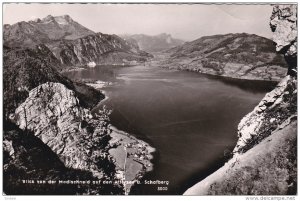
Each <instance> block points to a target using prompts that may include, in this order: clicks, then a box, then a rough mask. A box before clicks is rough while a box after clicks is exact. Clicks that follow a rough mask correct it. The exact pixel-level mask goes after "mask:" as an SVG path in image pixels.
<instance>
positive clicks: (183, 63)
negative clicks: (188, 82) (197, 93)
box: [159, 33, 287, 81]
mask: <svg viewBox="0 0 300 201" xmlns="http://www.w3.org/2000/svg"><path fill="white" fill-rule="evenodd" d="M165 53H166V59H164V60H163V61H162V62H160V64H159V65H161V66H162V67H166V68H171V69H180V70H189V71H195V72H199V73H204V74H211V75H218V76H225V77H232V78H238V79H249V80H274V81H279V80H280V79H282V78H283V77H284V76H285V74H286V71H287V64H286V62H285V61H284V58H283V56H282V55H280V54H277V53H276V52H275V48H274V45H273V41H271V40H269V39H267V38H264V37H260V36H257V35H254V34H246V33H241V34H226V35H214V36H204V37H201V38H199V39H197V40H194V41H191V42H187V43H185V44H183V45H181V46H178V47H175V48H172V49H169V50H167V51H165Z"/></svg>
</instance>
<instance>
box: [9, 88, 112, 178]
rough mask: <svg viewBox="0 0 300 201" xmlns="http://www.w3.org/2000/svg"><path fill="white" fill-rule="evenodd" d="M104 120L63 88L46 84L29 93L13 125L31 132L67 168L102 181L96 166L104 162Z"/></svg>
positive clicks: (16, 113)
mask: <svg viewBox="0 0 300 201" xmlns="http://www.w3.org/2000/svg"><path fill="white" fill-rule="evenodd" d="M106 118H107V117H105V116H102V117H99V118H96V117H93V116H92V115H91V113H90V112H89V110H87V109H84V108H82V107H81V106H80V105H79V100H78V98H76V96H75V93H74V92H73V91H72V90H69V89H67V88H66V87H65V86H64V85H62V84H60V83H53V82H47V83H45V84H42V85H39V86H38V87H36V88H34V89H32V90H31V91H30V92H29V96H28V98H27V99H26V100H25V102H23V103H22V104H21V105H20V106H19V107H18V108H17V109H16V111H15V116H14V119H13V121H15V122H16V124H17V125H18V126H19V127H20V128H21V129H22V130H29V131H32V132H33V133H34V135H35V136H37V137H38V138H40V139H41V140H42V142H44V143H45V144H46V145H47V146H49V147H50V148H51V150H52V151H53V152H54V153H56V154H57V155H58V157H59V158H60V159H61V161H62V162H63V163H64V164H65V166H66V167H70V168H74V169H81V170H87V171H91V172H93V174H94V176H97V177H99V178H102V177H103V174H104V173H103V170H102V169H101V168H102V167H99V166H97V163H98V162H99V161H101V160H103V159H107V158H105V157H107V154H105V151H103V150H104V148H105V146H106V145H105V141H107V138H109V135H108V134H109V129H108V128H107V125H108V123H107V119H106ZM108 161H109V160H108Z"/></svg>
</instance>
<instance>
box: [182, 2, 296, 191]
mask: <svg viewBox="0 0 300 201" xmlns="http://www.w3.org/2000/svg"><path fill="white" fill-rule="evenodd" d="M296 19H297V5H276V6H274V8H273V13H272V16H271V23H270V25H271V28H272V31H273V32H274V42H275V43H276V49H277V51H280V52H282V53H283V54H284V56H285V59H286V60H287V63H288V64H289V70H288V75H287V76H286V77H285V78H284V79H282V80H281V82H280V83H279V84H278V85H277V87H276V88H275V89H274V90H273V91H271V92H270V93H268V94H266V96H265V97H264V98H263V100H262V101H261V102H260V103H259V104H258V106H256V107H255V108H254V110H253V111H252V112H251V113H249V114H248V115H246V116H245V117H244V118H243V119H242V120H241V122H240V123H239V125H238V137H239V138H238V142H237V145H236V147H235V149H234V152H233V158H232V159H230V160H229V161H228V162H227V163H226V164H225V165H224V166H223V167H221V168H220V169H219V170H217V171H216V172H214V173H213V174H211V175H210V176H208V177H207V178H205V179H204V180H202V181H201V182H199V183H197V184H196V185H194V186H192V187H191V188H190V189H188V190H187V191H186V192H185V194H186V195H212V194H214V195H224V194H225V195H228V194H233V195H295V194H296V193H297V78H296V76H295V75H296V73H295V72H297V66H295V64H296V62H295V59H296V58H297V51H296V50H297V48H296V47H297V46H296V41H297V34H295V30H297V28H296V27H297V25H296V21H297V20H296ZM290 59H291V60H290Z"/></svg>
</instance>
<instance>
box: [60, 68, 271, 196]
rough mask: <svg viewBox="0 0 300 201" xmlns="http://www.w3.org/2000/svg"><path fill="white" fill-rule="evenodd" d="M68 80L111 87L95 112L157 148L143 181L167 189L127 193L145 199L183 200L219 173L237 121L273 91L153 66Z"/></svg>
mask: <svg viewBox="0 0 300 201" xmlns="http://www.w3.org/2000/svg"><path fill="white" fill-rule="evenodd" d="M66 75H67V76H68V77H70V78H72V79H93V80H102V81H107V82H112V84H111V85H109V86H107V87H105V88H103V90H104V91H105V94H106V95H107V96H108V99H106V100H105V101H103V102H102V103H101V105H100V106H99V107H102V106H103V105H106V106H107V107H108V108H109V109H112V110H113V112H112V114H111V115H110V119H111V123H112V124H113V125H114V126H115V127H117V128H118V129H120V130H124V131H126V132H128V133H130V134H132V135H134V136H136V137H138V138H140V139H143V140H145V141H147V142H148V143H150V144H151V145H152V146H153V147H154V148H156V150H157V152H156V154H155V159H154V160H153V163H154V170H153V172H151V173H148V174H147V175H146V176H145V177H144V179H145V180H147V181H149V180H153V181H155V180H160V181H169V185H168V186H166V185H151V184H143V185H136V186H134V187H133V189H132V191H131V194H145V195H147V194H152V195H153V194H154V195H158V194H182V193H183V192H184V191H185V190H186V189H187V188H188V187H190V186H192V185H193V184H195V183H196V182H198V181H200V180H201V179H203V178H205V177H206V176H208V175H209V174H210V173H212V172H213V171H215V170H216V169H217V168H219V167H220V166H221V165H222V164H223V163H224V161H225V160H226V157H224V152H225V153H228V152H229V151H231V150H232V149H233V147H234V146H235V144H236V141H237V125H238V123H239V121H240V120H241V119H242V117H243V116H245V115H246V114H247V113H249V112H250V111H251V110H252V109H253V108H254V107H255V106H256V105H257V104H258V103H259V101H260V100H261V99H262V98H263V96H264V95H265V93H266V92H268V91H270V90H271V89H272V87H274V84H272V83H268V82H258V81H243V80H232V79H225V78H221V77H214V76H206V75H201V74H198V73H193V72H186V71H175V70H167V69H162V68H158V67H151V66H134V67H115V66H96V67H95V68H89V69H86V70H81V71H71V72H68V73H66ZM96 109H97V108H96ZM225 155H226V154H225ZM158 187H167V188H160V189H158Z"/></svg>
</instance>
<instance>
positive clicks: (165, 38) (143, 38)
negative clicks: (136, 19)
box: [121, 33, 184, 52]
mask: <svg viewBox="0 0 300 201" xmlns="http://www.w3.org/2000/svg"><path fill="white" fill-rule="evenodd" d="M121 37H122V38H124V39H126V40H127V41H132V42H136V43H137V44H138V46H139V47H140V48H141V50H144V51H146V52H160V51H163V50H167V49H170V48H173V47H176V46H178V45H182V44H183V43H184V41H183V40H180V39H176V38H173V37H172V36H171V35H170V34H166V33H162V34H159V35H156V36H149V35H145V34H134V35H123V36H121Z"/></svg>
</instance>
